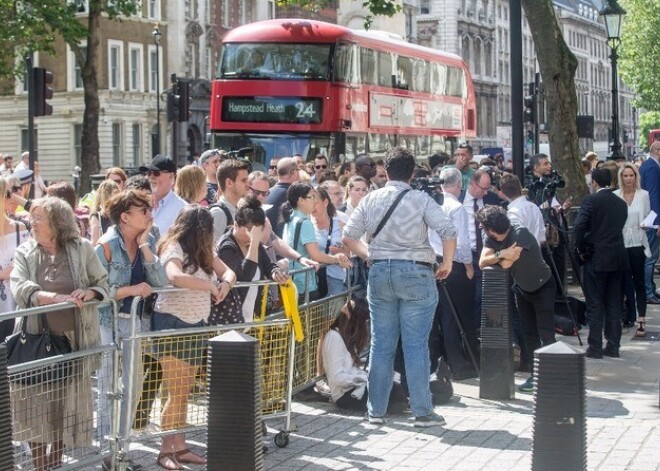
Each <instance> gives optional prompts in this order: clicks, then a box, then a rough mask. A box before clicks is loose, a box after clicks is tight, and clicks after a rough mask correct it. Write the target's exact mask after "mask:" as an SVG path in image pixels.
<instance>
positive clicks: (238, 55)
mask: <svg viewBox="0 0 660 471" xmlns="http://www.w3.org/2000/svg"><path fill="white" fill-rule="evenodd" d="M331 49H332V46H331V45H330V44H277V43H272V44H271V43H261V44H257V43H229V44H224V45H223V47H222V59H221V60H220V65H219V70H218V77H219V78H221V79H233V78H242V79H258V80H264V79H271V80H273V79H276V80H279V79H287V80H328V79H329V77H330V73H329V64H330V53H331Z"/></svg>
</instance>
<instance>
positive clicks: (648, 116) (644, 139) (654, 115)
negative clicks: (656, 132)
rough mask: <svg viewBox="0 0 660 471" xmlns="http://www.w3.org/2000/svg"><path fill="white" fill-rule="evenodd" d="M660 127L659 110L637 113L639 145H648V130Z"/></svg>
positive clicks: (642, 146)
mask: <svg viewBox="0 0 660 471" xmlns="http://www.w3.org/2000/svg"><path fill="white" fill-rule="evenodd" d="M652 129H660V111H648V112H646V113H642V114H640V115H639V146H640V147H641V148H644V147H647V146H649V145H650V144H651V143H650V142H649V141H648V140H649V132H650V131H651V130H652Z"/></svg>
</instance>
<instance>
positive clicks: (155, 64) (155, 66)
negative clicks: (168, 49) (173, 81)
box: [148, 44, 163, 93]
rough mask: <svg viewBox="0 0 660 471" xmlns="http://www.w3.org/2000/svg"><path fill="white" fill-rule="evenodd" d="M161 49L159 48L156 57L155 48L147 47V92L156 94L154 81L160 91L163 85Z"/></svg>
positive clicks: (152, 46)
mask: <svg viewBox="0 0 660 471" xmlns="http://www.w3.org/2000/svg"><path fill="white" fill-rule="evenodd" d="M162 59H163V49H162V48H159V50H158V55H156V46H155V45H152V44H150V45H149V61H148V65H149V71H148V73H149V91H150V92H153V93H155V92H156V81H157V80H158V81H159V82H160V85H161V86H160V89H161V90H162V89H163V87H162V83H163V74H162V68H163V67H162V64H163V60H162ZM159 69H160V70H159Z"/></svg>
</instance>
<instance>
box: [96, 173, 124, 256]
mask: <svg viewBox="0 0 660 471" xmlns="http://www.w3.org/2000/svg"><path fill="white" fill-rule="evenodd" d="M120 191H121V189H120V188H119V185H118V184H117V183H115V182H114V181H113V180H103V181H102V182H101V184H100V185H99V188H98V189H97V190H96V198H95V199H94V206H93V207H92V214H90V215H89V230H90V240H91V242H92V245H96V242H97V241H98V240H99V237H101V236H102V235H103V234H105V231H107V230H108V228H109V227H110V226H111V225H112V223H111V222H110V218H109V217H108V214H106V211H105V210H106V203H107V202H108V201H109V200H110V198H112V197H113V196H114V195H116V194H117V193H119V192H120Z"/></svg>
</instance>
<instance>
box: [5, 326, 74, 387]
mask: <svg viewBox="0 0 660 471" xmlns="http://www.w3.org/2000/svg"><path fill="white" fill-rule="evenodd" d="M39 319H40V322H41V329H42V330H41V333H39V334H29V333H28V332H27V327H26V324H27V321H26V318H25V317H23V318H22V319H21V328H20V331H19V332H17V333H15V334H14V335H12V336H10V337H7V365H9V366H13V365H19V364H21V363H27V362H30V361H35V360H43V359H44V358H51V357H55V356H58V355H66V354H67V353H71V352H72V351H73V349H72V348H71V343H69V339H68V338H66V337H65V336H63V335H54V334H52V333H51V331H50V329H49V328H48V324H47V322H46V316H45V315H44V314H41V315H40V316H39ZM72 374H73V365H72V363H71V362H70V361H61V362H58V363H52V364H50V365H46V366H40V367H37V368H34V369H31V370H29V371H28V372H27V374H25V375H20V377H19V378H18V379H16V380H15V381H16V382H18V383H21V384H23V385H26V386H29V385H34V384H41V383H59V382H61V381H64V380H65V379H67V378H69V377H70V376H71V375H72Z"/></svg>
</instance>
